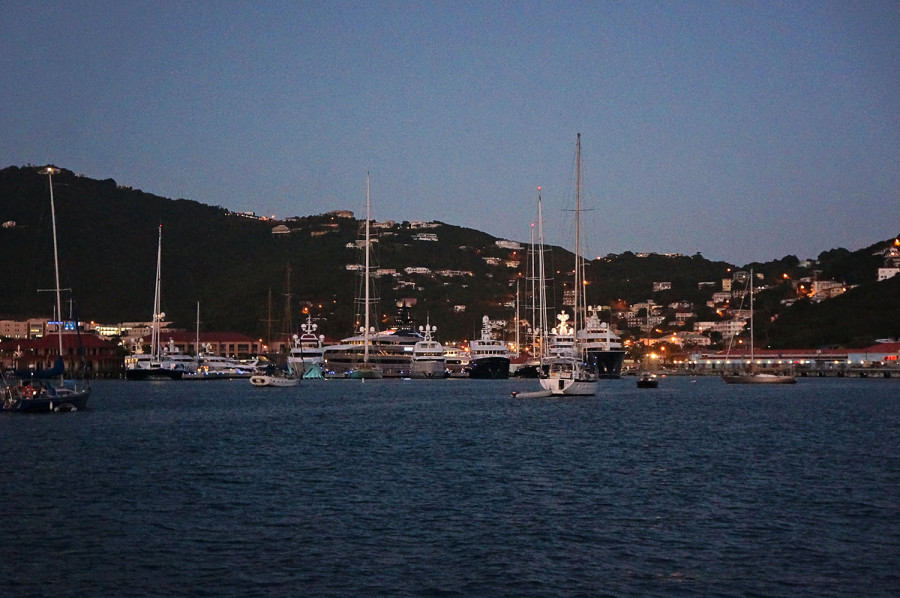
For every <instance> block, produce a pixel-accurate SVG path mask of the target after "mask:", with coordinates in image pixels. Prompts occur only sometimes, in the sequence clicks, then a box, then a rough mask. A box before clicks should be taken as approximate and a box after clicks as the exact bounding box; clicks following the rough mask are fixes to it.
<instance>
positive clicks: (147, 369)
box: [125, 224, 189, 380]
mask: <svg viewBox="0 0 900 598" xmlns="http://www.w3.org/2000/svg"><path fill="white" fill-rule="evenodd" d="M161 278H162V225H161V224H160V225H159V241H158V244H157V249H156V289H155V291H154V293H153V324H152V326H151V329H150V353H142V352H135V353H132V354H131V355H129V356H128V357H126V358H125V379H126V380H149V379H168V380H181V378H182V377H183V376H184V374H185V373H187V372H188V371H189V370H188V368H186V367H185V364H184V362H182V361H180V360H173V359H169V358H168V357H167V356H165V355H164V354H163V347H162V342H161V341H160V322H161V321H162V319H163V318H165V317H166V314H164V313H163V312H162V310H161V307H160V286H161V285H160V281H161Z"/></svg>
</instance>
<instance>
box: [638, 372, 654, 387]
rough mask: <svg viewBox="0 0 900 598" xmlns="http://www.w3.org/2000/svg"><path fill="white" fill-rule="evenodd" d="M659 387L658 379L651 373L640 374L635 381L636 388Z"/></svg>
mask: <svg viewBox="0 0 900 598" xmlns="http://www.w3.org/2000/svg"><path fill="white" fill-rule="evenodd" d="M657 386H659V377H658V376H657V375H656V374H653V373H651V372H641V374H640V375H639V376H638V379H637V387H638V388H656V387H657Z"/></svg>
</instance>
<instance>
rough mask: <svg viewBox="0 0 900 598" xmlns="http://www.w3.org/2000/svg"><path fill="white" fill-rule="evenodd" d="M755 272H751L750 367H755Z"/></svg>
mask: <svg viewBox="0 0 900 598" xmlns="http://www.w3.org/2000/svg"><path fill="white" fill-rule="evenodd" d="M753 341H754V339H753V270H752V269H751V270H750V367H751V368H752V367H753V361H754V360H753V345H754V342H753Z"/></svg>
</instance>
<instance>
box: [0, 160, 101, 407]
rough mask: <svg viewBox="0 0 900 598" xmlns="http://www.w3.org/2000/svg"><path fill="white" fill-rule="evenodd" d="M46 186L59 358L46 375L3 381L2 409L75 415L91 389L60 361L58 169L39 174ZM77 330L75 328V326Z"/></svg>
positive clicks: (60, 307) (84, 404)
mask: <svg viewBox="0 0 900 598" xmlns="http://www.w3.org/2000/svg"><path fill="white" fill-rule="evenodd" d="M40 172H41V174H46V175H47V179H48V181H49V182H50V220H51V223H52V228H53V267H54V273H55V280H56V288H55V289H53V290H54V292H55V293H56V331H57V338H58V340H59V357H58V358H57V360H56V363H55V364H54V366H53V368H51V369H50V370H49V371H44V372H40V371H37V370H36V371H29V372H26V373H24V375H22V376H19V377H18V379H15V380H14V379H12V378H6V377H4V379H3V382H4V388H3V391H4V397H3V409H4V410H7V411H29V412H41V411H43V412H49V411H75V410H78V409H84V408H85V407H86V406H87V401H88V398H89V397H90V396H91V386H90V383H89V382H88V381H86V380H72V379H66V378H65V363H64V361H63V327H64V322H63V315H62V295H61V294H60V293H61V291H62V289H60V286H59V251H58V248H57V242H56V206H55V204H54V201H53V175H54V174H57V173H58V172H59V169H58V168H52V167H49V166H48V167H47V168H46V169H43V170H41V171H40ZM75 328H76V330H77V328H78V325H77V322H76V323H75Z"/></svg>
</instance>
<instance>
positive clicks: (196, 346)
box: [194, 301, 200, 355]
mask: <svg viewBox="0 0 900 598" xmlns="http://www.w3.org/2000/svg"><path fill="white" fill-rule="evenodd" d="M194 354H195V355H200V302H199V301H198V302H197V336H196V340H195V341H194Z"/></svg>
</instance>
